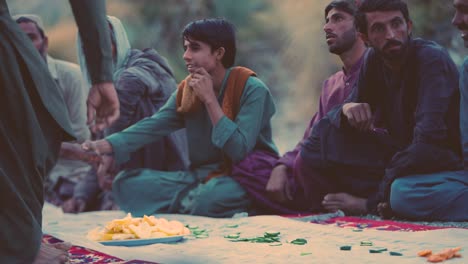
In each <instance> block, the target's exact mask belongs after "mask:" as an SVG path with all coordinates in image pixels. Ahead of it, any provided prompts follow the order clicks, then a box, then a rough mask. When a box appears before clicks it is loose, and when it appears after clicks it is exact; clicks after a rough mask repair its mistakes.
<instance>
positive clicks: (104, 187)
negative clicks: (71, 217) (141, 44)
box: [62, 16, 188, 213]
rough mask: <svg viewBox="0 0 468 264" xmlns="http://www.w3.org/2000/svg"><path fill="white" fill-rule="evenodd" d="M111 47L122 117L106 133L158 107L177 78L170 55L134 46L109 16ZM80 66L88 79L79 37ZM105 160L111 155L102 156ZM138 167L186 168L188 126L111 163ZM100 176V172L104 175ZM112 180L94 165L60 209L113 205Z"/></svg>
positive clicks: (101, 208) (119, 23)
mask: <svg viewBox="0 0 468 264" xmlns="http://www.w3.org/2000/svg"><path fill="white" fill-rule="evenodd" d="M107 20H108V23H109V29H110V33H111V47H112V51H113V52H112V55H113V58H114V81H115V88H116V90H117V95H118V97H119V102H120V117H119V118H118V119H117V121H116V122H115V123H114V124H112V125H111V126H110V127H109V128H107V129H106V130H104V134H105V135H111V134H113V133H116V132H119V131H122V130H124V129H125V128H127V127H129V126H130V125H133V124H135V123H136V122H138V121H139V120H141V119H143V118H145V117H150V116H152V115H153V114H154V113H156V112H157V111H158V110H159V109H160V108H161V107H162V106H163V105H164V104H165V103H166V101H167V100H168V99H169V97H170V95H171V94H172V93H173V92H174V91H175V90H176V87H177V84H176V82H175V79H174V75H173V73H172V70H171V68H170V67H169V64H168V63H167V61H166V59H165V58H163V57H162V56H161V55H159V54H158V53H157V52H156V51H155V50H154V49H145V50H143V51H140V50H138V49H131V48H130V44H129V41H128V38H127V34H126V32H125V28H124V27H123V25H122V23H121V22H120V20H119V19H118V18H116V17H112V16H108V17H107ZM78 47H79V48H78V58H79V61H80V66H81V69H82V71H83V73H84V74H83V75H84V76H85V80H86V81H87V82H89V77H88V74H87V71H86V60H85V57H84V54H83V52H82V48H81V47H82V45H81V41H80V40H79V41H78ZM103 161H104V162H106V161H108V159H106V157H104V158H103ZM138 168H146V169H154V170H161V171H176V170H183V169H186V168H188V153H187V139H186V135H185V131H184V130H180V131H177V132H174V133H171V134H170V135H168V136H166V137H164V138H163V139H162V140H160V141H158V142H154V143H152V144H148V145H146V146H145V147H143V148H141V149H139V150H138V151H136V152H134V153H132V154H131V158H130V160H129V161H127V162H125V164H121V165H120V166H118V168H113V171H114V172H117V171H120V170H131V169H138ZM101 178H102V177H101ZM111 183H112V181H101V182H99V181H98V179H97V171H96V170H95V169H93V170H91V171H90V172H89V173H88V174H87V175H86V177H84V179H83V180H81V181H79V182H78V184H77V185H76V187H75V188H74V193H73V197H72V199H70V200H68V201H67V202H66V203H65V204H64V205H63V206H62V209H63V210H64V212H73V213H78V212H82V211H85V210H110V209H113V208H115V206H114V204H113V200H112V195H111V193H110V189H111V188H110V187H111Z"/></svg>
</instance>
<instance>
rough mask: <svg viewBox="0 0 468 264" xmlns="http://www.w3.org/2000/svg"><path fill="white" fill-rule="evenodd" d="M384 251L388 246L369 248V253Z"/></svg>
mask: <svg viewBox="0 0 468 264" xmlns="http://www.w3.org/2000/svg"><path fill="white" fill-rule="evenodd" d="M384 251H387V249H386V248H371V249H369V253H382V252H384Z"/></svg>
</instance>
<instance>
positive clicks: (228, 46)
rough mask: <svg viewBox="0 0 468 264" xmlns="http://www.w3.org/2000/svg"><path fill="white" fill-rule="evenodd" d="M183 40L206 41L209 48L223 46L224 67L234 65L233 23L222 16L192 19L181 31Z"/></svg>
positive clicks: (213, 48) (234, 41)
mask: <svg viewBox="0 0 468 264" xmlns="http://www.w3.org/2000/svg"><path fill="white" fill-rule="evenodd" d="M184 40H196V41H201V42H204V43H207V44H208V45H209V46H210V47H211V50H212V51H213V50H215V49H218V48H221V47H223V48H224V50H225V53H224V56H223V59H222V61H221V62H222V63H223V66H224V67H226V68H229V67H231V66H232V65H234V61H235V58H236V33H235V28H234V25H233V24H231V23H230V22H228V21H227V20H225V19H223V18H209V19H201V20H196V21H192V22H190V23H189V24H187V25H186V26H185V28H184V30H183V32H182V44H183V42H184Z"/></svg>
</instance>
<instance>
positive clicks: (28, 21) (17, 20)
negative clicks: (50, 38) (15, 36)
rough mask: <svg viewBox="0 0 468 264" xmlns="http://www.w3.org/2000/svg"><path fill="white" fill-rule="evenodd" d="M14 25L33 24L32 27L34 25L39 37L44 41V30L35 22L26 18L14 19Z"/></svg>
mask: <svg viewBox="0 0 468 264" xmlns="http://www.w3.org/2000/svg"><path fill="white" fill-rule="evenodd" d="M16 23H18V24H21V23H33V24H34V25H36V28H37V30H38V31H39V34H40V35H41V38H42V39H44V38H45V34H44V30H43V29H42V28H41V27H40V26H39V25H38V24H37V22H36V21H34V20H32V19H30V18H27V17H23V16H22V17H19V18H18V19H16Z"/></svg>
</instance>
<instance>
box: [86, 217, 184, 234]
mask: <svg viewBox="0 0 468 264" xmlns="http://www.w3.org/2000/svg"><path fill="white" fill-rule="evenodd" d="M189 234H190V230H189V229H188V228H187V227H185V226H184V225H183V224H182V223H181V222H179V221H175V220H172V221H168V220H167V219H164V218H156V217H154V216H146V215H145V216H143V217H135V218H134V217H132V215H131V214H130V213H129V214H127V216H126V217H124V218H121V219H114V220H112V221H110V222H109V223H107V224H106V226H105V227H104V228H99V227H98V228H95V229H93V230H91V231H89V232H88V234H87V238H88V239H89V240H93V241H107V240H124V239H147V238H158V237H167V236H177V235H189Z"/></svg>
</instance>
